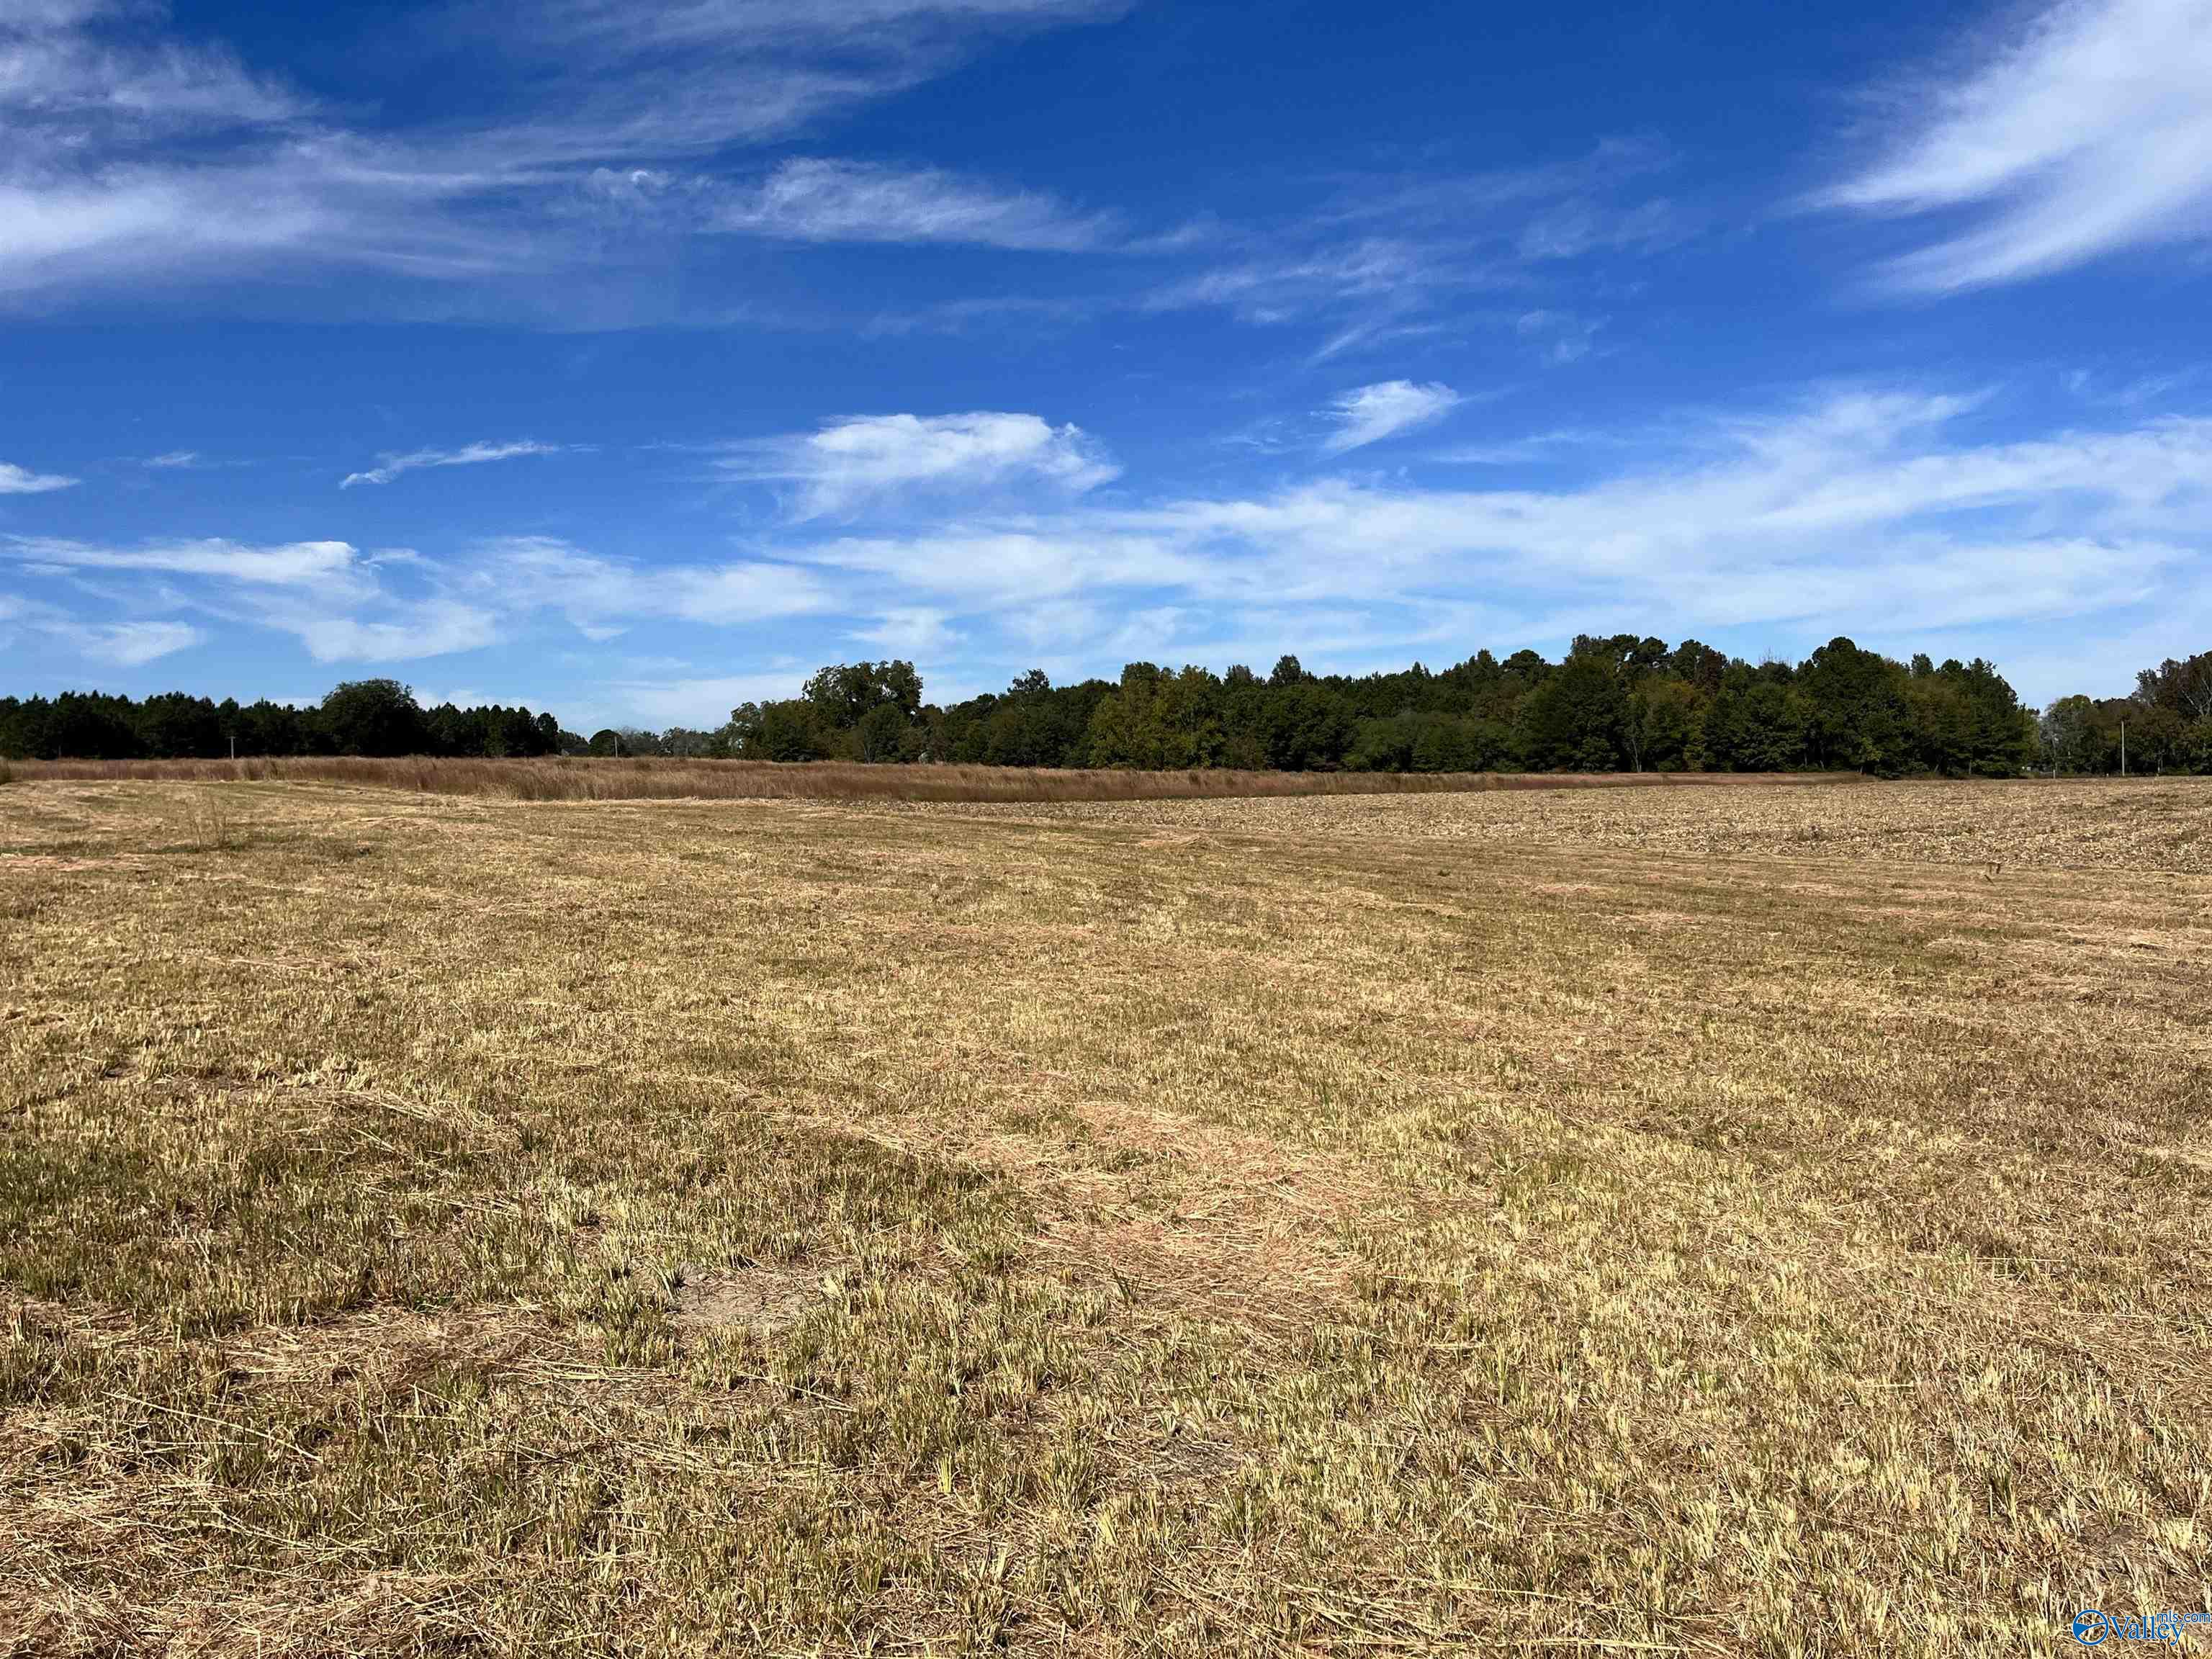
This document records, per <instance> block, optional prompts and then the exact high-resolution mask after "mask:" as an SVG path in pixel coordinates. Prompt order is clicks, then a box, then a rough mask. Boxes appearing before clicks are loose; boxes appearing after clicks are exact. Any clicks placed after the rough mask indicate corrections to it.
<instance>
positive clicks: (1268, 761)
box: [0, 634, 2212, 777]
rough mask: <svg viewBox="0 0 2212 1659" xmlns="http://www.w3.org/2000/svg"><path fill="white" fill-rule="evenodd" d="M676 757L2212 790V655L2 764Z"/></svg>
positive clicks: (1728, 675)
mask: <svg viewBox="0 0 2212 1659" xmlns="http://www.w3.org/2000/svg"><path fill="white" fill-rule="evenodd" d="M233 745H234V746H235V752H236V753H238V754H240V755H241V756H244V755H321V754H362V755H401V754H432V755H469V756H477V755H482V756H507V755H516V756H527V755H546V754H556V753H559V754H579V755H580V754H597V755H671V756H679V757H692V758H721V757H735V758H743V759H752V760H769V761H809V760H852V761H866V762H878V763H900V762H903V763H921V762H928V761H950V762H963V763H973V764H983V765H994V766H1047V767H1129V768H1139V769H1150V770H1175V771H1182V770H1189V769H1201V768H1213V767H1235V768H1243V769H1254V770H1270V769H1279V770H1291V771H1333V770H1348V771H1393V772H1408V771H1410V772H1473V771H1485V770H1515V771H1575V772H1613V771H1723V772H1781V771H1807V770H1816V771H1817V770H1851V771H1861V772H1867V773H1870V774H1873V775H1876V776H1881V777H1901V776H1909V775H1938V776H1947V777H2008V776H2015V775H2020V774H2022V773H2025V772H2029V771H2037V770H2044V771H2057V772H2067V773H2101V772H2117V771H2118V770H2119V769H2121V767H2122V764H2123V755H2124V763H2125V765H2126V767H2127V769H2129V770H2130V771H2135V772H2144V773H2159V772H2164V773H2179V772H2212V652H2205V653H2200V654H2198V655H2197V656H2193V657H2190V658H2187V659H2181V660H2172V659H2169V660H2167V661H2166V662H2164V663H2161V664H2160V665H2158V666H2157V667H2156V668H2153V669H2147V670H2145V671H2142V674H2140V675H2139V676H2138V677H2137V682H2136V690H2135V692H2134V694H2133V695H2132V696H2126V697H2115V698H2107V699H2104V700H2096V699H2092V698H2089V697H2086V696H2070V697H2062V698H2060V699H2059V700H2058V701H2057V702H2053V703H2052V704H2051V705H2050V707H2049V708H2045V709H2044V710H2042V711H2040V713H2039V712H2037V711H2035V710H2033V709H2030V708H2025V707H2023V706H2022V704H2021V701H2020V699H2019V697H2018V696H2016V695H2015V693H2014V691H2013V689H2012V687H2011V686H2010V685H2009V684H2008V683H2007V682H2006V680H2005V678H2004V677H2003V676H2002V674H2000V673H1999V672H1998V671H1997V670H1996V668H1995V667H1994V666H1992V665H1990V664H1989V663H1987V662H1984V661H1983V660H1981V659H1978V658H1977V659H1975V660H1973V661H1972V662H1967V663H1960V662H1958V661H1956V660H1951V661H1946V662H1943V663H1940V664H1938V663H1936V662H1932V661H1931V660H1929V658H1927V657H1926V656H1924V655H1923V656H1916V657H1914V658H1913V659H1911V661H1910V662H1905V663H1900V662H1898V661H1896V660H1894V659H1891V658H1888V657H1885V656H1882V655H1881V654H1879V653H1875V652H1872V651H1867V650H1864V649H1862V648H1861V647H1859V646H1857V645H1856V644H1854V643H1853V642H1852V641H1850V640H1848V639H1835V640H1832V641H1829V642H1828V643H1827V644H1826V645H1824V646H1822V647H1820V648H1819V649H1818V650H1816V651H1814V652H1813V653H1811V654H1810V655H1808V657H1806V659H1804V660H1803V661H1802V662H1799V663H1789V662H1783V661H1766V662H1760V663H1752V662H1747V661H1745V660H1743V659H1741V658H1731V657H1729V656H1727V655H1726V654H1724V653H1722V652H1720V651H1717V650H1715V649H1713V648H1712V647H1710V646H1705V645H1702V644H1700V643H1699V642H1698V641H1694V640H1691V641H1684V642H1683V643H1681V644H1680V645H1676V646H1672V647H1670V646H1668V644H1667V643H1666V642H1665V641H1662V640H1657V639H1650V638H1639V637H1638V636H1636V635H1627V634H1620V635H1610V636H1606V637H1599V636H1594V635H1584V636H1583V637H1581V638H1578V639H1577V640H1576V641H1575V642H1574V645H1573V647H1572V648H1571V649H1570V650H1569V651H1568V652H1567V653H1566V655H1565V657H1564V659H1561V660H1560V661H1559V662H1556V663H1555V662H1553V661H1551V660H1549V659H1547V658H1545V657H1543V656H1541V655H1540V654H1539V653H1535V652H1534V651H1519V652H1516V653H1514V654H1513V655H1511V656H1510V657H1506V658H1504V659H1498V658H1496V657H1494V656H1492V654H1491V653H1489V652H1488V651H1482V652H1478V653H1476V654H1475V655H1474V656H1472V657H1470V658H1468V659H1467V660H1466V661H1464V662H1462V663H1460V664H1458V665H1455V666H1453V667H1450V668H1446V669H1443V670H1437V671H1431V670H1430V669H1428V668H1426V667H1424V666H1423V665H1420V664H1419V663H1416V664H1415V665H1413V666H1412V667H1411V668H1408V669H1406V670H1403V671H1399V672H1395V673H1376V674H1366V675H1359V676H1349V675H1340V674H1335V675H1317V674H1312V673H1309V672H1308V671H1306V670H1305V669H1304V667H1302V666H1301V665H1300V664H1299V662H1298V659H1297V658H1296V657H1291V656H1286V657H1284V658H1282V659H1280V660H1279V661H1278V662H1277V663H1276V664H1275V665H1274V667H1273V669H1272V670H1271V671H1269V672H1268V673H1267V674H1266V675H1265V676H1262V675H1260V674H1258V673H1256V672H1255V671H1253V670H1251V669H1250V668H1249V667H1245V666H1243V665H1238V666H1234V667H1231V669H1230V670H1229V671H1227V672H1226V673H1224V674H1215V673H1213V672H1212V671H1211V670H1208V669H1205V668H1200V667H1196V666H1185V667H1182V668H1179V669H1169V668H1165V667H1161V666H1158V665H1154V664H1152V663H1131V664H1129V665H1127V667H1125V668H1124V669H1123V670H1122V671H1121V677H1120V678H1119V679H1118V680H1103V679H1090V680H1085V681H1083V682H1081V683H1080V684H1073V685H1060V686H1056V685H1054V684H1052V683H1051V681H1050V680H1049V679H1048V678H1047V677H1046V676H1045V675H1044V674H1043V673H1042V672H1039V671H1030V673H1027V674H1024V675H1023V676H1022V677H1021V678H1018V679H1017V680H1015V681H1014V682H1013V684H1012V685H1010V686H1008V687H1007V689H1006V690H1005V691H1004V692H1003V693H986V694H985V695H983V696H977V697H971V698H969V699H968V700H967V701H966V702H958V703H955V704H952V705H951V707H949V708H940V707H939V706H938V705H936V704H933V703H929V702H925V701H924V700H923V695H922V681H921V675H920V674H919V673H917V672H916V671H915V667H914V665H913V664H911V663H908V662H902V661H886V662H860V663H839V664H835V665H830V666H829V667H825V668H823V669H822V670H821V671H818V672H817V673H816V674H815V675H814V676H813V677H812V678H810V679H808V680H807V681H806V683H805V685H804V686H802V687H801V688H800V690H799V695H798V696H794V697H788V698H782V699H777V700H772V701H769V702H753V703H746V704H744V705H743V706H742V707H740V708H736V709H733V710H732V711H731V715H730V719H729V720H728V722H727V723H726V724H725V725H723V726H720V727H718V728H716V729H714V730H712V731H706V730H699V729H694V728H690V727H684V726H676V727H671V728H670V729H668V730H667V731H665V732H653V731H647V730H643V729H640V728H637V727H619V728H617V727H608V728H605V729H602V730H600V731H599V732H595V733H593V734H592V736H591V737H589V738H585V737H582V736H580V735H578V734H576V733H574V732H568V731H566V730H564V729H562V726H561V725H560V723H559V722H558V721H557V720H556V719H555V718H554V717H553V716H552V715H551V714H532V713H531V711H530V710H528V709H527V708H501V707H497V706H489V707H485V708H455V707H453V705H452V704H450V703H447V704H441V705H440V706H439V707H437V708H429V709H425V708H421V707H419V706H418V705H417V704H416V701H415V698H414V696H413V695H412V693H411V692H410V691H409V690H408V689H407V688H406V687H405V686H404V685H401V684H398V682H396V681H392V680H361V681H352V682H349V683H347V684H343V685H340V686H338V687H337V688H336V689H335V690H332V691H331V693H330V695H329V696H326V697H325V698H324V699H323V701H322V702H320V703H319V704H317V705H314V706H313V707H311V708H294V707H292V706H290V705H289V704H277V703H270V702H257V703H253V704H250V705H246V706H240V704H238V703H236V702H222V703H214V702H209V701H208V700H207V699H206V698H204V697H197V698H196V697H191V696H185V694H183V693H181V692H179V693H171V694H168V695H167V696H156V697H149V698H147V699H146V700H145V701H144V702H132V701H131V700H130V699H129V698H125V697H112V696H101V695H100V694H98V693H82V694H80V693H64V695H63V696H59V697H56V698H53V699H52V700H48V699H46V698H40V697H33V698H30V699H27V700H18V699H15V698H12V697H9V698H0V757H11V758H41V757H44V758H55V757H87V758H117V759H121V758H136V757H171V756H173V757H191V756H221V755H225V754H228V753H231V752H233Z"/></svg>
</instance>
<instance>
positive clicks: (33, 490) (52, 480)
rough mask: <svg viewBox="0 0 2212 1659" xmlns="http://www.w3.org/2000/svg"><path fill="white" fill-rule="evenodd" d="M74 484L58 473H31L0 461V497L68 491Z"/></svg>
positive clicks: (71, 480)
mask: <svg viewBox="0 0 2212 1659" xmlns="http://www.w3.org/2000/svg"><path fill="white" fill-rule="evenodd" d="M76 482H77V481H76V479H75V478H64V477H62V476H61V475H60V474H58V473H54V472H33V471H29V470H28V469H27V468H25V467H20V466H14V465H9V463H8V462H6V461H0V495H45V494H46V493H47V492H48V491H50V490H56V489H70V488H71V487H72V486H73V485H75V484H76Z"/></svg>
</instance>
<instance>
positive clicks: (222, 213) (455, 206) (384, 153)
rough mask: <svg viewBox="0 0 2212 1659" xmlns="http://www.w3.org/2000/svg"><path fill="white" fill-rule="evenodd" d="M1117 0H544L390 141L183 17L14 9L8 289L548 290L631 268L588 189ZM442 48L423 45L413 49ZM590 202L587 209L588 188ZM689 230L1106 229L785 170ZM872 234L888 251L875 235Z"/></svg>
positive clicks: (1020, 240)
mask: <svg viewBox="0 0 2212 1659" xmlns="http://www.w3.org/2000/svg"><path fill="white" fill-rule="evenodd" d="M1119 9H1120V6H1119V5H1118V4H1116V3H1093V0H1026V3H1024V0H970V3H954V0H882V3H879V4H876V5H873V6H872V7H869V8H867V9H865V12H863V10H861V9H857V8H856V7H854V6H853V5H848V4H844V3H823V4H806V5H799V4H783V3H776V0H760V3H752V0H749V3H745V4H743V5H736V4H726V3H720V0H635V3H623V4H621V5H615V4H610V3H599V0H541V3H536V4H524V5H520V6H511V7H510V6H502V7H498V8H493V7H490V6H482V7H473V8H460V9H453V10H451V11H449V12H448V13H447V21H448V22H449V24H450V25H451V26H452V27H455V28H458V29H460V30H462V31H463V32H464V33H471V35H472V37H473V38H472V39H471V40H470V43H469V44H470V46H471V49H472V50H475V51H477V52H480V53H481V54H482V62H483V68H484V70H485V73H483V75H482V76H478V77H477V79H476V81H475V82H473V83H472V89H474V90H476V91H477V95H478V104H479V107H478V108H477V109H476V110H475V111H474V112H469V111H468V110H467V109H466V107H465V106H464V107H463V108H462V109H461V110H459V111H458V112H456V113H454V114H453V115H452V116H450V117H448V118H445V119H441V121H439V122H437V123H436V124H435V125H381V126H378V125H368V122H367V120H366V119H365V117H366V116H367V115H368V114H369V113H370V112H369V111H368V109H367V108H366V107H365V106H348V107H343V108H341V107H338V106H332V105H328V104H325V103H323V102H320V101H319V100H315V99H314V98H313V97H310V96H308V95H307V94H303V93H301V92H300V91H298V90H296V89H294V88H289V87H287V86H285V85H283V84H282V83H281V82H278V81H277V80H276V79H275V78H274V77H270V76H262V75H258V74H256V73H254V72H252V70H249V69H248V68H246V66H244V65H241V64H240V63H239V62H238V61H237V60H236V58H234V56H233V55H232V54H230V53H229V52H227V51H226V50H225V49H223V48H222V46H220V45H219V44H215V43H209V42H200V41H195V40H190V39H188V38H184V37H181V36H180V35H179V34H178V33H176V32H175V31H173V29H171V28H169V27H167V13H166V8H157V7H155V6H150V5H138V4H135V3H130V0H116V3H113V4H109V5H97V6H94V5H83V6H73V5H57V4H42V5H26V4H22V3H16V4H14V5H11V6H10V7H9V9H8V10H7V11H6V12H5V13H4V14H0V117H4V118H6V120H7V125H8V130H9V153H8V154H7V155H4V156H0V295H10V294H12V295H19V296H28V295H44V296H55V295H67V294H70V293H75V292H80V291H83V290H85V289H90V288H96V287H98V286H100V285H102V284H110V283H126V284H131V285H133V286H138V287H143V286H146V285H149V284H157V283H158V284H175V283H201V282H204V281H208V280H211V279H213V278H216V277H217V276H225V275H229V274H233V273H238V272H241V271H243V272H246V273H250V274H258V275H265V276H280V275H283V274H286V273H288V272H290V271H295V270H303V269H310V268H318V267H319V268H329V267H332V266H341V267H361V268H368V269H373V270H380V271H385V272H389V273H392V274H394V275H397V276H402V277H410V278H416V279H421V280H424V281H429V282H437V283H453V282H457V281H481V280H483V279H487V278H492V277H500V278H504V279H507V280H509V281H510V282H520V281H524V280H526V279H532V278H534V279H536V280H538V282H539V283H541V284H543V283H544V282H545V280H546V279H547V278H549V277H550V276H554V275H555V274H556V273H558V272H560V271H562V270H570V271H574V270H593V271H598V270H603V269H606V268H608V267H610V266H613V265H619V264H620V263H621V258H622V252H621V250H619V249H618V248H616V247H614V246H611V245H610V243H609V241H608V240H607V239H606V238H605V236H603V235H600V234H596V232H595V231H594V230H593V228H592V227H591V226H590V225H589V224H588V223H587V222H583V221H580V220H579V219H578V218H577V216H576V215H575V214H574V212H572V211H570V209H571V208H572V206H573V204H574V202H575V201H576V200H577V199H578V187H579V181H580V180H582V179H587V178H588V179H590V180H592V182H593V183H594V184H596V185H600V186H607V187H626V188H628V189H629V191H630V193H631V194H632V195H633V196H636V197H642V196H644V195H647V194H650V193H652V190H653V188H654V187H656V186H657V185H659V184H661V183H665V180H667V179H669V178H670V177H671V176H672V175H671V173H670V172H669V168H670V167H671V164H676V165H679V166H680V165H682V164H684V163H685V162H687V161H696V159H697V158H700V157H702V156H708V155H714V154H715V153H717V152H720V151H722V150H725V149H730V148H732V147H742V146H745V145H753V144H758V143H763V142H766V141H769V140H772V139H777V138H781V137H786V136H787V135H789V134H790V133H792V132H793V131H796V130H797V129H799V127H801V126H803V125H805V124H806V123H808V122H810V121H812V120H815V119H817V118H819V117H820V116H821V115H823V113H825V112H829V111H830V110H832V109H836V108H838V107H842V106H851V105H854V104H859V103H862V102H865V101H867V100H871V99H874V98H878V97H882V96H885V95H887V94H892V93H896V92H898V91H902V90H904V89H905V88H908V87H911V86H913V85H915V84H918V83H919V82H921V81H922V80H924V79H927V78H928V77H929V76H933V75H935V74H938V73H940V72H942V71H943V70H945V69H948V68H950V67H951V66H952V65H953V64H957V62H958V61H959V60H960V59H961V58H963V56H965V55H966V54H967V53H969V52H971V51H973V50H974V49H975V45H976V44H977V42H978V40H981V39H983V38H986V37H987V36H989V35H991V34H993V33H1002V32H1005V31H1007V30H1020V29H1030V28H1042V27H1061V26H1065V25H1067V24H1071V23H1079V22H1084V21H1091V20H1092V19H1095V18H1098V17H1102V16H1107V15H1113V14H1114V13H1115V12H1116V11H1117V10H1119ZM411 38H412V39H414V40H416V44H418V45H419V44H421V43H422V36H421V35H420V34H419V33H418V34H417V35H416V36H415V37H411ZM588 193H589V189H588V187H587V189H586V194H588ZM701 200H702V202H703V203H713V202H719V203H720V207H719V208H717V209H714V210H713V211H702V212H701V213H700V214H699V215H697V216H696V220H695V222H693V223H691V224H690V225H689V226H688V227H687V228H690V229H692V230H701V229H712V228H714V216H715V213H716V212H719V213H720V215H721V216H723V217H725V218H726V221H727V222H726V224H725V225H724V226H723V228H726V229H733V230H734V229H750V230H753V231H755V232H757V233H758V234H769V235H776V236H784V237H792V238H798V239H802V240H975V241H981V242H985V243H988V244H992V245H997V246H1035V247H1041V248H1061V247H1074V246H1089V245H1090V244H1091V241H1093V240H1096V239H1097V237H1098V236H1099V235H1100V234H1102V233H1103V228H1104V226H1105V223H1106V222H1105V221H1104V220H1103V219H1101V218H1097V217H1095V216H1084V215H1080V214H1075V213H1072V212H1069V211H1067V210H1064V209H1062V208H1061V207H1060V205H1059V204H1056V203H1054V202H1053V201H1052V200H1050V199H1049V198H1047V197H1042V196H1039V195H1036V194H1034V193H1024V192H1021V191H1001V190H998V189H995V188H994V187H993V186H990V185H987V184H985V183H982V182H980V181H975V180H969V179H963V178H960V177H958V176H957V175H953V174H951V173H944V172H941V171H937V170H932V169H927V168H921V169H911V170H906V171H901V170H899V169H896V168H890V167H877V166H870V165H866V164H862V163H857V162H840V161H795V162H789V163H786V164H785V165H784V166H783V167H780V168H778V169H776V170H775V172H773V173H770V174H769V177H768V179H766V181H765V183H764V184H763V185H759V186H758V187H757V188H755V189H753V190H751V191H749V192H747V191H735V190H732V189H730V188H727V187H718V188H717V189H715V190H714V191H708V192H707V193H706V194H705V195H704V196H702V198H701ZM872 224H873V225H874V227H875V228H874V230H873V232H871V225H872Z"/></svg>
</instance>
